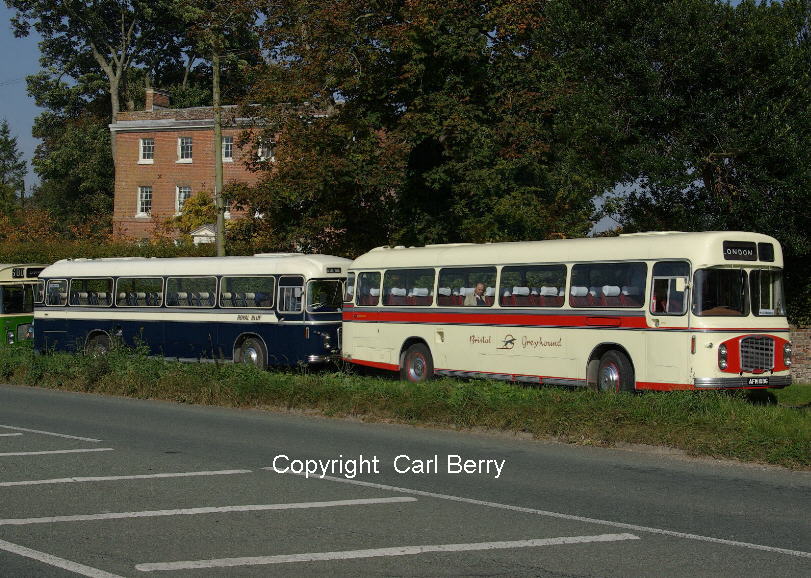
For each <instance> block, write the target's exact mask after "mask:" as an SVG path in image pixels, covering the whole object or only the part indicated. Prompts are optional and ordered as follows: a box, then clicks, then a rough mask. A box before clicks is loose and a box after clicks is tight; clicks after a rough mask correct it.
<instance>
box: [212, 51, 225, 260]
mask: <svg viewBox="0 0 811 578" xmlns="http://www.w3.org/2000/svg"><path fill="white" fill-rule="evenodd" d="M217 52H218V51H217V50H216V49H215V50H214V55H213V57H212V59H211V64H212V66H211V68H212V77H213V78H212V92H213V95H212V96H213V101H214V206H215V207H216V209H217V225H216V229H217V230H216V232H215V241H216V245H217V257H224V256H225V204H224V203H223V198H222V110H221V108H220V55H219V54H217Z"/></svg>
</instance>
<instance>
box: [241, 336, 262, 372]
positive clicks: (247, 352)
mask: <svg viewBox="0 0 811 578" xmlns="http://www.w3.org/2000/svg"><path fill="white" fill-rule="evenodd" d="M239 360H240V361H241V362H242V363H248V364H250V365H253V366H255V367H257V368H259V369H263V370H264V369H267V367H268V358H267V354H266V353H265V346H264V345H262V342H261V341H259V340H258V339H256V338H255V337H249V338H247V339H246V340H245V341H243V342H242V345H241V346H240V347H239Z"/></svg>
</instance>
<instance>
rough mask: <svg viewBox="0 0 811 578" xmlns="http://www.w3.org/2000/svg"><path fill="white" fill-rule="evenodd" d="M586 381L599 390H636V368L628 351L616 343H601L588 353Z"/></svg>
mask: <svg viewBox="0 0 811 578" xmlns="http://www.w3.org/2000/svg"><path fill="white" fill-rule="evenodd" d="M586 383H587V384H588V386H589V387H590V388H592V389H596V390H600V391H606V390H611V391H636V370H635V368H634V363H633V361H632V359H631V356H630V354H629V353H628V351H627V350H626V349H625V348H624V347H623V346H621V345H619V344H618V343H601V344H600V345H598V346H597V347H595V348H594V349H593V350H592V352H591V355H589V360H588V363H587V364H586Z"/></svg>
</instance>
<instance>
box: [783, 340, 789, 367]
mask: <svg viewBox="0 0 811 578" xmlns="http://www.w3.org/2000/svg"><path fill="white" fill-rule="evenodd" d="M783 363H785V364H786V367H791V341H787V342H786V343H785V344H784V345H783Z"/></svg>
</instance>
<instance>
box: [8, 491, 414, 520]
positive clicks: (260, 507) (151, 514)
mask: <svg viewBox="0 0 811 578" xmlns="http://www.w3.org/2000/svg"><path fill="white" fill-rule="evenodd" d="M416 501H417V499H416V498H405V497H394V498H367V499H360V500H333V501H330V502H294V503H289V504H251V505H247V506H214V507H208V508H181V509H177V510H146V511H143V512H106V513H104V514H77V515H74V516H48V517H45V518H9V519H7V520H0V526H25V525H29V524H53V523H56V522H90V521H95V520H121V519H125V518H157V517H161V516H193V515H197V514H219V513H224V512H262V511H268V510H303V509H307V508H333V507H339V506H366V505H370V504H399V503H404V502H416Z"/></svg>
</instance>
